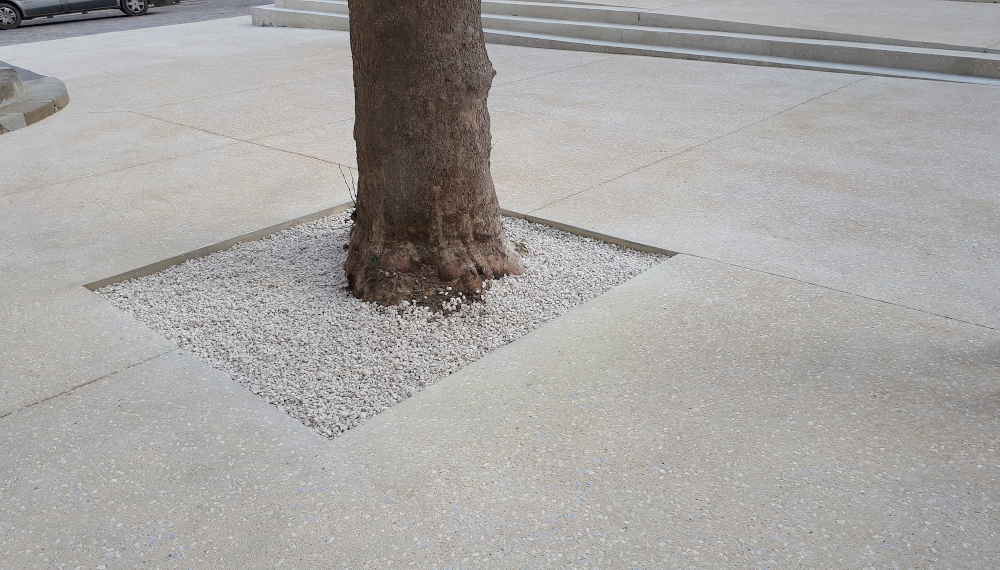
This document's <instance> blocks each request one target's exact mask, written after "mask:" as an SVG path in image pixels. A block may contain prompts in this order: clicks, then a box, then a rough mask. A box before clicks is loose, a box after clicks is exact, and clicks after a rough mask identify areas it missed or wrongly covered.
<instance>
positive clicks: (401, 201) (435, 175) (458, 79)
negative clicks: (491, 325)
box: [344, 0, 522, 305]
mask: <svg viewBox="0 0 1000 570" xmlns="http://www.w3.org/2000/svg"><path fill="white" fill-rule="evenodd" d="M349 5H350V14H351V15H350V18H351V52H352V54H353V58H354V97H355V125H354V140H355V141H356V142H357V152H358V171H359V182H358V195H357V208H356V210H355V212H354V220H355V223H354V229H353V230H352V231H351V238H350V245H349V251H348V256H347V262H346V263H345V264H344V269H345V270H346V271H347V280H348V284H349V286H350V288H351V290H352V291H353V292H354V295H355V296H357V297H359V298H361V299H364V300H367V301H374V302H378V303H382V304H386V305H394V304H397V303H399V302H400V301H402V300H411V301H418V302H420V301H422V299H423V297H424V296H425V295H428V292H429V291H435V292H438V291H444V290H445V288H446V287H448V286H450V287H452V288H453V289H452V290H453V291H456V292H457V291H462V292H465V293H467V294H470V295H473V296H474V295H475V294H476V293H478V292H479V291H481V290H482V287H483V282H484V280H487V279H496V278H499V277H502V276H504V275H507V274H520V273H521V271H522V269H521V260H520V256H519V255H518V254H517V252H516V251H514V249H513V247H512V246H511V244H510V242H509V241H508V240H507V239H506V238H505V237H504V232H503V226H502V225H501V222H500V207H499V203H498V201H497V197H496V191H495V190H494V188H493V179H492V177H491V176H490V146H491V140H490V115H489V112H488V111H487V109H486V97H487V95H488V93H489V90H490V85H491V84H492V82H493V76H494V75H496V71H494V70H493V65H492V64H491V63H490V60H489V57H488V56H487V54H486V44H485V41H484V40H483V27H482V20H481V5H480V0H349Z"/></svg>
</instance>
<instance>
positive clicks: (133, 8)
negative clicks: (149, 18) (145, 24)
mask: <svg viewBox="0 0 1000 570" xmlns="http://www.w3.org/2000/svg"><path fill="white" fill-rule="evenodd" d="M120 7H121V11H122V12H125V14H127V15H129V16H142V15H143V14H145V13H146V10H149V0H121V4H120Z"/></svg>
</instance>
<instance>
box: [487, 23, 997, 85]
mask: <svg viewBox="0 0 1000 570" xmlns="http://www.w3.org/2000/svg"><path fill="white" fill-rule="evenodd" d="M483 32H484V34H485V35H486V41H487V42H489V43H496V44H507V45H520V46H526V47H541V48H549V49H565V50H576V51H591V52H599V53H614V54H625V55H642V56H652V57H668V58H674V59H692V60H698V61H713V62H718V63H735V64H741V65H760V66H764V67H785V68H790V69H808V70H813V71H828V72H833V73H854V74H859V75H877V76H881V77H902V78H907V79H926V80H932V81H950V82H955V83H974V84H979V85H993V86H998V87H1000V79H994V78H990V77H974V76H968V75H953V74H947V73H935V72H928V71H915V70H906V69H894V68H891V67H878V66H868V65H854V64H845V63H829V62H822V61H812V60H805V59H794V58H787V57H776V56H767V55H756V56H755V55H745V54H737V53H732V52H724V51H713V50H703V49H689V48H672V47H662V46H649V45H643V44H628V43H624V42H611V41H602V40H580V39H575V38H567V37H565V36H556V35H547V34H531V33H527V32H510V31H507V30H491V29H484V30H483Z"/></svg>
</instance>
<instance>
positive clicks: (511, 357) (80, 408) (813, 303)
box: [0, 256, 1000, 568]
mask: <svg viewBox="0 0 1000 570" xmlns="http://www.w3.org/2000/svg"><path fill="white" fill-rule="evenodd" d="M998 341H1000V337H998V333H997V332H996V331H992V330H988V329H985V328H983V327H976V326H973V325H968V324H964V323H957V322H954V321H947V320H944V319H940V318H938V317H935V316H931V315H926V314H922V313H919V312H915V311H911V310H909V309H905V308H901V307H896V306H892V305H888V304H885V303H879V302H876V301H869V300H865V299H859V298H858V297H856V296H853V295H848V294H844V293H839V292H835V291H830V290H826V289H821V288H816V287H812V286H809V285H806V284H802V283H800V282H796V281H794V280H789V279H785V278H780V277H774V276H771V275H767V274H763V273H760V272H755V271H752V270H747V269H742V268H736V267H732V266H728V265H725V264H720V263H718V262H712V261H706V260H701V259H697V258H692V257H688V256H681V257H678V258H674V259H672V260H670V261H667V262H665V263H664V264H662V265H660V266H658V267H657V268H654V269H652V270H650V271H649V272H647V273H646V274H643V275H642V276H640V277H638V278H636V279H635V280H633V281H630V282H629V283H627V284H625V285H623V286H622V287H620V288H618V289H616V290H614V291H612V292H611V293H609V294H607V295H605V296H603V297H601V298H599V299H598V300H596V301H594V302H592V303H589V304H588V305H586V306H584V307H582V308H580V309H578V310H576V311H573V312H571V313H569V314H567V315H566V316H564V317H562V318H560V319H557V320H556V321H553V322H551V323H549V324H547V325H545V326H544V327H543V328H542V329H539V330H538V331H535V332H533V333H531V334H529V335H528V336H526V337H524V338H522V339H521V340H519V341H517V342H515V343H513V344H511V345H509V346H507V347H505V348H503V349H500V350H498V351H497V352H495V353H493V354H491V355H490V356H488V357H487V358H485V359H483V360H482V361H480V362H478V363H476V364H475V365H473V366H471V367H469V368H468V369H466V370H464V371H462V372H460V373H458V374H456V375H454V376H452V377H450V378H449V379H447V380H446V381H444V382H442V383H441V384H439V385H436V386H434V387H432V388H430V389H428V390H427V391H425V392H424V393H422V394H420V395H419V396H417V397H415V398H412V399H410V400H407V401H406V402H404V403H402V404H400V405H398V406H396V407H394V408H393V409H391V410H390V411H388V412H385V413H383V414H381V415H380V416H378V417H377V418H375V419H374V420H372V421H371V422H369V423H368V424H366V425H365V426H364V427H362V428H360V429H357V430H352V431H351V432H348V434H346V435H345V436H343V437H341V438H338V439H336V440H333V441H326V440H322V439H319V438H318V437H315V436H313V435H312V434H311V433H310V432H308V431H307V430H305V429H304V428H301V427H300V426H298V425H296V424H294V423H293V422H292V421H291V420H289V419H288V418H287V417H284V416H283V415H281V414H280V413H279V412H277V411H276V410H274V409H273V408H270V407H269V406H267V405H265V404H264V403H263V402H262V401H260V400H259V399H256V398H255V397H253V396H252V395H250V394H249V393H247V392H245V391H244V390H242V389H241V388H240V387H239V386H238V385H237V384H235V383H234V382H232V381H230V380H229V379H228V378H225V377H224V376H223V375H221V374H220V373H218V372H216V371H214V370H211V369H210V368H208V367H207V366H205V365H204V364H202V363H200V362H198V361H197V360H195V359H193V358H191V357H190V356H188V355H186V354H184V353H183V352H181V351H173V352H170V353H168V354H165V355H163V356H160V357H158V358H154V359H152V360H150V361H148V362H145V363H142V364H140V365H138V366H134V367H132V368H130V369H128V370H125V371H122V372H120V373H118V374H114V375H111V376H108V377H106V378H104V379H102V380H100V381H99V382H95V383H93V384H90V385H88V386H85V387H82V388H80V389H78V390H76V391H74V392H73V393H72V394H69V395H68V396H65V397H62V398H60V399H54V400H50V401H48V402H44V403H42V404H38V405H36V406H32V407H31V408H28V409H27V410H23V411H21V412H20V413H18V414H16V415H14V416H8V417H7V418H5V419H4V422H5V423H4V437H3V439H2V443H0V446H2V447H0V449H2V451H3V453H2V455H0V457H3V458H4V459H3V463H2V465H0V469H2V470H3V474H4V476H3V479H2V480H3V494H2V497H4V501H5V504H4V507H5V508H4V510H5V512H6V513H7V514H6V516H5V520H4V523H5V527H4V530H5V532H4V534H3V535H2V538H0V548H3V549H4V551H5V552H8V553H10V554H11V555H13V558H8V560H10V561H12V562H15V563H18V564H31V563H38V564H43V565H56V564H58V563H60V562H62V563H66V564H80V563H89V564H100V563H104V564H110V565H109V567H124V566H125V565H126V564H128V563H130V562H131V563H135V564H140V563H151V562H154V561H165V562H166V564H167V565H168V566H173V565H178V566H181V567H183V566H190V565H194V566H201V565H209V566H220V565H221V566H226V567H247V566H255V567H256V566H259V567H264V566H272V565H275V564H285V565H288V566H290V567H306V566H309V565H311V564H313V565H314V564H316V563H317V562H315V561H316V560H320V559H322V560H323V562H322V563H323V564H325V565H329V566H335V567H340V566H344V567H356V566H358V565H363V564H371V565H375V566H380V567H389V566H390V563H392V564H394V565H398V566H408V565H409V563H410V562H414V563H415V564H416V565H418V566H419V567H425V568H431V567H434V566H435V565H436V566H437V567H439V568H441V567H444V566H446V565H451V566H453V567H454V566H457V564H459V563H463V564H464V565H466V566H469V567H474V566H484V565H485V566H489V567H493V566H505V567H513V566H514V565H515V564H516V567H519V568H520V567H523V565H525V564H530V565H532V566H543V567H545V566H546V565H549V566H552V567H570V566H576V565H580V566H583V565H585V564H586V563H587V562H594V563H596V564H598V565H600V566H608V567H650V568H653V567H657V568H670V567H681V566H685V567H686V566H687V565H688V564H699V563H702V562H705V563H717V564H719V565H723V566H727V565H728V566H733V565H738V566H742V565H759V564H772V563H775V564H776V563H778V562H781V565H782V566H790V567H810V566H823V567H828V566H836V567H864V566H872V565H875V566H881V565H888V566H891V563H893V562H896V563H897V564H898V565H899V566H902V567H907V566H908V567H929V566H932V565H933V566H938V565H942V566H949V567H955V568H959V567H968V568H972V567H980V566H982V565H986V566H989V565H991V563H992V562H993V561H994V557H995V555H996V548H995V547H996V544H997V543H996V537H995V536H994V535H993V531H992V529H991V526H990V524H989V512H990V511H991V510H992V509H993V508H994V502H993V501H994V500H995V496H994V495H995V486H996V480H997V473H998V470H1000V460H998V458H997V454H996V444H997V441H996V437H995V436H996V431H997V428H998V427H1000V424H998V421H1000V418H998V416H997V402H996V400H997V379H996V370H997V366H998V365H1000V352H998V351H997V347H998ZM92 540H97V544H94V543H93V542H92Z"/></svg>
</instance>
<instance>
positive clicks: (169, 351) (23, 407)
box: [0, 348, 181, 420]
mask: <svg viewBox="0 0 1000 570" xmlns="http://www.w3.org/2000/svg"><path fill="white" fill-rule="evenodd" d="M179 350H181V349H179V348H172V349H170V350H168V351H166V352H163V353H161V354H157V355H155V356H150V357H149V358H147V359H145V360H140V361H139V362H136V363H135V364H130V365H128V366H126V367H125V368H122V369H121V370H115V371H114V372H108V373H107V374H105V375H103V376H99V377H97V378H94V379H93V380H87V381H86V382H84V383H83V384H78V385H76V386H73V387H72V388H69V389H68V390H63V391H62V392H56V393H55V394H52V395H51V396H46V397H44V398H42V399H41V400H38V401H36V402H32V403H30V404H28V405H26V406H21V407H20V408H15V409H14V410H11V411H9V412H7V413H6V414H3V415H2V416H0V420H2V419H4V418H6V417H7V416H12V415H14V414H17V413H19V412H22V411H24V410H26V409H28V408H30V407H32V406H37V405H38V404H43V403H45V402H48V401H49V400H52V399H54V398H58V397H59V396H67V395H69V394H72V393H73V392H75V391H77V390H79V389H80V388H83V387H84V386H90V385H91V384H94V383H96V382H100V381H101V380H104V379H105V378H110V377H112V376H114V375H115V374H119V373H121V372H125V371H126V370H130V369H132V368H135V367H136V366H139V365H142V364H145V363H147V362H149V361H150V360H155V359H157V358H159V357H161V356H166V355H168V354H170V353H172V352H177V351H179Z"/></svg>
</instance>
